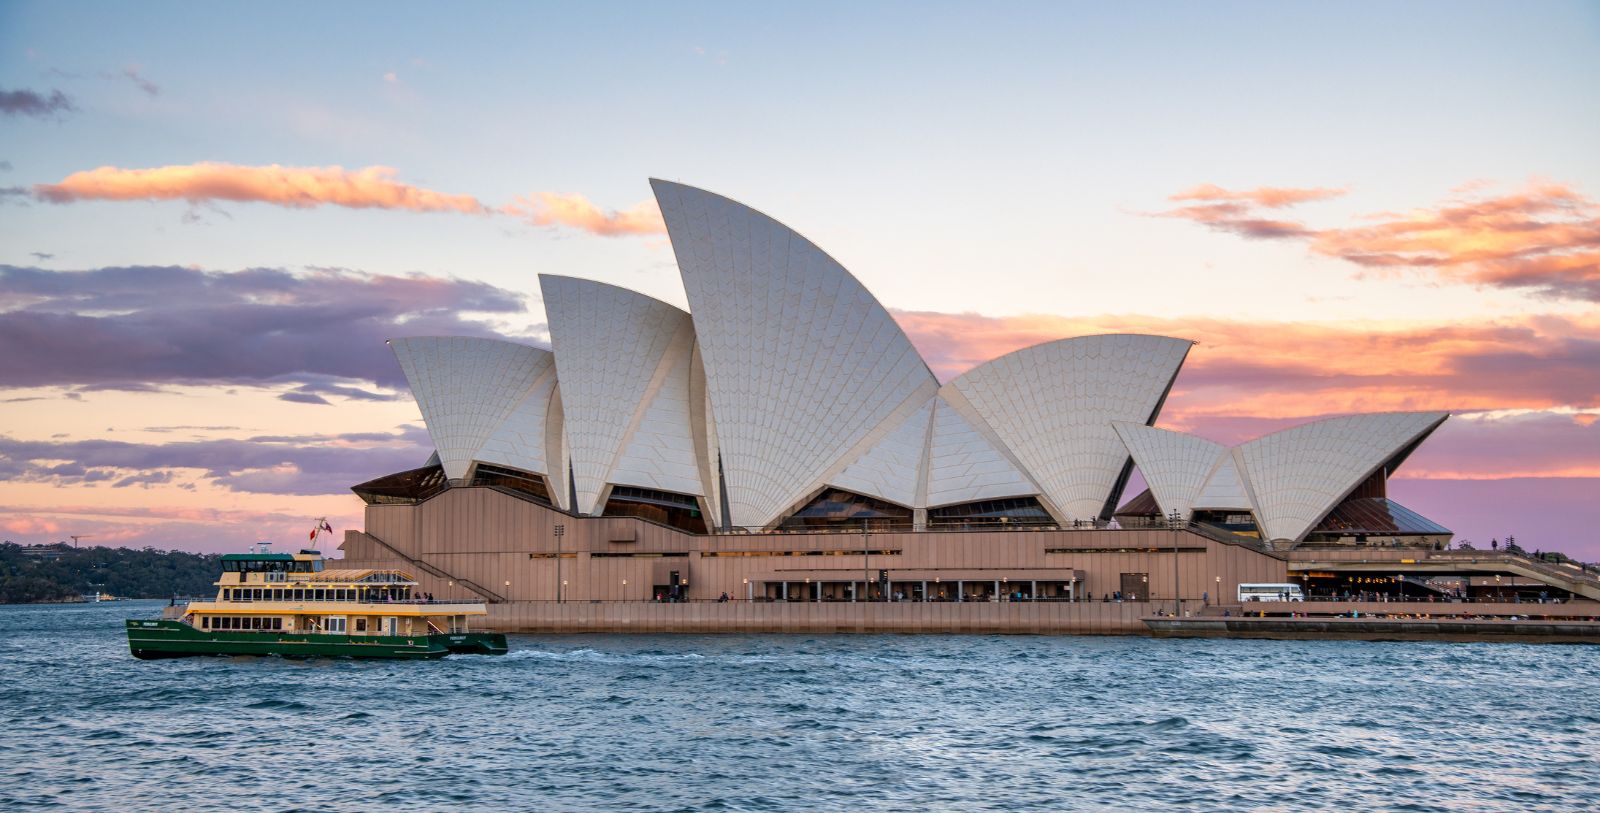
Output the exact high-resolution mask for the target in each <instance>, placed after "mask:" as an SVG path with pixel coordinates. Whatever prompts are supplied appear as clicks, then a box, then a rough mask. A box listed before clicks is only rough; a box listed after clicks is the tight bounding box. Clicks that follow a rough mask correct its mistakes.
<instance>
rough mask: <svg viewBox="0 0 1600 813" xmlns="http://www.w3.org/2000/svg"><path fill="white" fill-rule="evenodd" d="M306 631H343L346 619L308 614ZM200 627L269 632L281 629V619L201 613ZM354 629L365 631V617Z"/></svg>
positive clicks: (358, 620) (359, 620) (356, 621)
mask: <svg viewBox="0 0 1600 813" xmlns="http://www.w3.org/2000/svg"><path fill="white" fill-rule="evenodd" d="M305 625H306V631H309V632H345V631H346V629H347V624H346V619H345V617H344V616H342V615H330V616H326V617H323V618H317V617H315V616H308V617H307V618H306V619H305ZM200 628H201V629H204V630H264V631H269V632H274V631H282V630H283V619H282V618H281V617H278V616H261V615H244V616H235V615H203V616H200ZM355 631H356V632H366V631H367V619H365V618H357V619H356V620H355Z"/></svg>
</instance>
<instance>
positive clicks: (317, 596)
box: [312, 587, 327, 601]
mask: <svg viewBox="0 0 1600 813" xmlns="http://www.w3.org/2000/svg"><path fill="white" fill-rule="evenodd" d="M312 592H313V593H314V594H315V595H314V598H313V599H312V600H313V601H322V600H323V599H324V598H325V597H326V592H327V591H325V590H323V589H322V588H320V587H318V588H317V589H316V590H314V591H312Z"/></svg>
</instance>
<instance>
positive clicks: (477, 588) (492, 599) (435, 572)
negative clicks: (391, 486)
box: [349, 531, 506, 604]
mask: <svg viewBox="0 0 1600 813" xmlns="http://www.w3.org/2000/svg"><path fill="white" fill-rule="evenodd" d="M349 533H354V534H360V535H361V536H364V537H366V538H368V539H370V540H372V541H373V542H376V543H378V546H379V547H381V548H383V549H384V550H387V551H389V552H390V553H392V554H394V555H396V556H398V557H400V558H401V559H404V560H406V561H407V562H409V563H411V564H413V565H415V566H417V567H418V568H421V569H422V571H423V572H425V573H427V574H428V575H430V576H433V577H434V578H437V579H445V580H446V581H453V582H455V583H457V584H459V585H461V586H462V587H465V588H467V589H468V590H471V591H472V592H474V593H477V594H478V595H480V596H483V597H484V598H485V599H488V601H489V603H490V604H504V603H505V601H506V600H505V597H504V596H501V595H500V594H499V593H496V592H494V591H493V590H490V589H489V588H487V587H483V586H481V585H479V584H478V583H477V582H474V581H472V580H471V579H463V578H459V577H457V576H452V575H450V574H449V573H446V572H445V571H443V570H440V569H439V568H437V567H434V566H433V565H430V564H428V563H427V562H424V561H422V560H421V559H413V558H412V557H411V556H409V555H407V554H406V553H405V552H404V551H402V550H400V549H399V548H396V547H395V546H393V545H391V544H389V543H388V542H385V541H383V540H382V539H379V538H378V537H376V536H374V535H372V534H370V533H367V532H366V531H349Z"/></svg>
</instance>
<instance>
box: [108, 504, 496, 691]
mask: <svg viewBox="0 0 1600 813" xmlns="http://www.w3.org/2000/svg"><path fill="white" fill-rule="evenodd" d="M315 536H316V535H315V534H313V537H312V539H313V542H314V541H315ZM216 585H217V596H216V598H215V599H214V600H211V601H191V602H189V603H188V604H183V605H180V604H176V603H174V604H173V605H172V606H169V607H167V608H166V611H165V612H164V613H163V614H162V617H161V618H159V619H133V618H130V619H128V620H127V630H128V648H129V649H130V650H132V652H133V656H134V657H135V658H141V659H145V660H153V659H157V658H181V657H188V656H194V655H280V656H284V657H292V658H311V657H347V658H390V659H419V658H424V659H425V658H442V657H444V656H445V655H449V654H450V653H452V652H454V653H462V654H479V655H503V654H505V652H506V637H505V635H504V634H502V633H498V632H474V631H472V630H471V629H470V628H469V625H468V619H470V618H472V617H474V616H485V615H488V610H486V609H485V608H484V605H483V602H475V601H460V600H454V599H444V600H436V599H434V598H433V597H432V596H431V595H429V594H426V593H422V592H420V591H418V590H417V586H418V585H417V582H416V581H415V580H414V579H413V578H412V577H411V575H410V574H407V573H405V572H403V571H400V570H371V569H368V570H336V569H329V568H327V567H326V560H324V559H323V558H322V554H321V552H320V551H317V550H313V549H304V550H301V551H300V552H299V553H273V552H271V550H270V549H269V546H268V545H267V544H266V543H261V544H258V545H257V546H256V547H255V548H254V549H253V550H252V551H251V552H249V553H230V554H225V555H224V556H223V557H222V577H221V578H220V579H219V580H218V581H217V582H216Z"/></svg>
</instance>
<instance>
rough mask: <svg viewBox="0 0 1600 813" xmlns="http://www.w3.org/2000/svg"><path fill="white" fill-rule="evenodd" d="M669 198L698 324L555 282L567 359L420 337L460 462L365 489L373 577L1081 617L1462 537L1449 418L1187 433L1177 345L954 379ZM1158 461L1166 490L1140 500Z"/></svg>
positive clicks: (671, 310) (524, 593)
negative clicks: (1442, 475)
mask: <svg viewBox="0 0 1600 813" xmlns="http://www.w3.org/2000/svg"><path fill="white" fill-rule="evenodd" d="M651 185H652V187H653V189H654V191H655V195H656V199H657V201H658V202H659V204H660V208H661V211H662V214H663V216H664V218H665V221H666V225H667V231H668V234H669V236H670V238H671V242H672V248H673V251H674V254H675V256H676V258H677V264H678V268H679V270H680V272H681V275H682V279H683V284H684V289H685V291H686V293H687V299H688V303H689V306H690V309H689V311H688V312H685V311H683V310H681V309H679V308H676V307H674V306H672V305H669V304H666V303H663V302H659V301H656V300H654V299H651V298H649V297H646V296H643V295H641V294H638V293H635V292H632V291H628V290H626V289H623V288H618V287H615V286H612V285H607V284H604V283H600V282H594V281H589V280H582V279H576V278H571V277H559V276H545V275H542V276H540V278H539V284H540V288H541V291H542V292H543V296H544V301H545V307H546V311H547V318H548V324H549V329H550V338H551V345H552V348H551V349H550V350H545V349H542V348H538V347H533V346H528V345H523V344H519V343H514V342H507V341H498V340H491V339H478V338H461V337H417V338H400V339H395V340H392V341H391V342H390V345H391V347H392V349H393V350H394V353H395V356H396V358H397V359H398V361H399V363H400V366H401V368H402V370H403V371H404V373H405V376H406V380H407V381H408V383H409V384H410V387H411V391H412V393H413V395H414V396H415V398H416V401H417V405H418V407H419V409H420V410H421V412H422V416H423V418H424V420H425V421H426V423H427V427H428V432H429V434H430V436H431V438H432V440H433V442H434V445H435V447H436V450H437V452H436V454H435V456H434V459H432V460H430V461H428V463H427V464H426V465H424V466H422V467H421V468H419V469H416V470H413V471H409V472H401V473H397V474H394V475H390V476H387V477H383V478H379V479H377V480H374V481H371V482H369V483H364V484H361V485H359V486H356V487H355V491H356V493H357V494H359V495H360V496H361V497H362V498H363V499H364V500H366V501H367V503H368V509H367V528H366V531H364V532H359V533H353V534H351V535H350V536H349V538H348V539H347V541H346V544H345V556H346V558H348V559H352V560H358V561H362V562H364V563H370V564H371V565H372V566H378V563H380V562H382V563H384V564H385V566H390V565H394V564H396V563H397V562H401V563H405V564H408V565H409V566H410V567H411V568H412V569H414V570H419V571H421V572H420V573H419V578H423V579H425V580H426V579H432V580H433V581H432V583H430V584H429V585H428V586H430V587H433V588H435V589H436V590H437V591H439V592H440V593H441V594H448V593H449V592H450V591H456V590H468V591H470V592H475V593H478V594H479V595H481V596H484V597H486V598H488V599H489V600H490V601H492V602H494V603H495V604H499V605H504V606H503V607H502V608H501V612H502V614H507V613H514V612H527V611H529V610H528V608H527V607H526V606H524V607H522V608H521V609H520V610H519V609H517V608H516V607H517V605H518V604H519V603H524V604H526V603H537V602H550V603H555V604H565V603H567V602H569V601H570V602H578V603H597V602H598V603H626V602H655V601H658V600H659V601H662V602H674V601H682V600H691V601H692V600H711V601H716V600H720V599H723V598H725V597H726V598H727V599H728V600H729V601H733V602H741V601H742V602H746V603H773V604H784V605H794V604H801V603H808V602H809V603H811V604H815V605H826V604H830V603H851V602H857V603H866V602H867V601H868V600H869V599H870V600H878V601H880V602H882V603H891V604H895V603H906V604H942V603H950V604H970V603H979V604H982V603H990V604H1000V603H1011V601H1012V600H1016V602H1017V603H1031V604H1036V605H1042V604H1046V603H1052V602H1054V603H1059V604H1061V605H1063V606H1066V607H1068V608H1069V609H1065V610H1063V609H1060V608H1057V609H1054V610H1041V609H1037V608H1035V609H1033V610H1029V611H1028V612H1029V613H1034V614H1049V613H1055V614H1056V615H1057V616H1060V615H1061V614H1062V613H1067V614H1069V615H1070V614H1071V613H1073V612H1080V611H1081V612H1091V611H1090V610H1072V609H1070V608H1071V607H1074V606H1078V607H1081V606H1082V605H1087V604H1090V603H1091V601H1092V600H1098V601H1100V602H1101V603H1105V601H1106V599H1107V598H1108V597H1116V598H1121V599H1123V600H1124V601H1130V600H1136V601H1138V602H1140V603H1143V602H1148V601H1149V600H1151V599H1165V600H1174V601H1175V600H1180V599H1187V600H1189V601H1191V602H1198V603H1199V605H1200V606H1206V605H1210V604H1212V603H1215V602H1217V601H1220V600H1221V598H1222V597H1225V596H1228V595H1231V592H1230V591H1231V590H1232V588H1233V586H1235V585H1237V584H1239V583H1242V582H1250V581H1282V580H1283V579H1285V578H1288V576H1289V574H1290V572H1291V570H1292V559H1293V555H1292V552H1294V551H1298V550H1309V549H1313V548H1317V547H1321V546H1330V545H1332V546H1340V545H1343V546H1367V547H1389V548H1394V547H1396V546H1402V547H1415V548H1420V549H1428V550H1437V549H1442V548H1444V547H1446V546H1447V544H1448V542H1449V540H1450V532H1449V531H1448V530H1447V529H1444V528H1443V527H1441V526H1439V525H1437V524H1436V523H1433V522H1431V521H1429V520H1426V519H1425V518H1422V517H1420V516H1417V515H1416V514H1415V513H1414V512H1411V511H1409V510H1407V509H1405V508H1404V507H1403V506H1400V505H1399V504H1397V503H1394V502H1393V501H1392V500H1390V499H1389V498H1388V495H1387V489H1386V485H1385V484H1386V482H1387V479H1388V478H1389V476H1390V475H1391V474H1393V472H1394V471H1395V470H1396V469H1397V468H1398V467H1399V466H1400V465H1401V464H1402V463H1403V462H1404V461H1405V459H1406V457H1407V456H1408V455H1409V454H1410V453H1411V452H1412V451H1413V450H1414V449H1416V448H1417V446H1418V445H1419V444H1420V443H1422V441H1423V440H1424V439H1426V438H1427V436H1428V435H1429V434H1430V433H1431V432H1432V431H1433V430H1434V429H1436V428H1437V427H1438V426H1439V425H1440V424H1441V423H1442V422H1443V421H1444V420H1445V419H1446V418H1447V417H1448V416H1447V414H1446V413H1442V412H1417V413H1410V412H1401V413H1381V414H1369V415H1350V416H1343V417H1337V418H1332V419H1327V420H1321V421H1316V422H1313V423H1308V424H1306V425H1303V426H1298V427H1294V428H1291V429H1286V430H1283V431H1280V432H1276V433H1273V434H1270V435H1266V436H1264V437H1261V438H1258V439H1255V440H1252V441H1249V442H1247V443H1243V444H1240V445H1238V446H1234V447H1227V446H1224V445H1221V444H1218V443H1214V442H1212V441H1209V440H1206V439H1204V438H1200V437H1196V436H1193V435H1186V434H1182V433H1178V432H1171V431H1167V430H1163V429H1157V428H1155V423H1156V421H1157V419H1158V417H1159V415H1160V412H1161V407H1162V404H1163V403H1164V402H1165V400H1166V398H1167V395H1168V393H1169V392H1170V391H1171V389H1172V387H1173V384H1174V382H1175V381H1176V379H1177V376H1178V375H1179V371H1180V369H1181V367H1182V365H1183V362H1184V360H1185V358H1186V357H1187V355H1188V353H1189V352H1190V349H1191V347H1192V344H1193V343H1192V342H1190V341H1188V340H1184V339H1178V338H1170V337H1164V336H1148V335H1128V334H1117V335H1101V336H1084V337H1078V338H1071V339H1063V340H1059V341H1052V342H1046V343H1044V344H1040V345H1037V346H1034V347H1028V348H1025V349H1022V350H1018V351H1016V352H1013V353H1010V354H1007V355H1005V356H1002V357H1000V358H997V359H994V360H992V361H989V362H987V363H984V364H982V365H979V366H978V367H976V368H974V369H972V370H969V371H967V372H966V373H964V374H962V375H961V376H959V377H957V378H955V379H954V380H951V381H949V382H943V383H941V382H940V381H939V380H938V379H937V378H936V377H935V376H934V374H933V373H932V372H931V370H930V369H929V368H928V365H927V364H926V363H925V362H924V361H923V359H922V357H921V356H920V355H919V354H918V352H917V350H916V349H915V348H914V347H913V346H912V344H911V342H910V341H909V339H908V338H907V337H906V335H905V333H904V332H903V331H902V330H901V329H900V327H899V325H898V324H896V322H895V321H894V319H893V317H892V316H891V315H890V314H889V312H888V311H887V310H886V309H885V308H884V307H883V306H882V305H881V304H880V303H879V302H878V301H877V299H876V298H874V297H873V296H872V294H871V293H870V292H868V291H867V290H866V289H865V288H864V287H863V286H862V285H861V284H860V282H858V281H857V280H856V279H855V277H854V276H852V275H851V274H850V272H849V271H848V270H846V269H845V268H844V267H843V266H842V265H840V264H839V263H838V262H837V261H835V260H834V259H833V258H832V257H830V256H828V254H827V253H825V252H824V251H822V250H821V249H820V248H818V247H817V246H816V245H815V244H813V243H811V242H810V241H809V240H807V239H806V238H804V237H802V236H801V235H800V234H798V233H796V232H795V231H793V230H791V229H789V228H788V227H786V226H784V225H783V224H781V223H779V222H778V221H776V220H774V219H772V218H770V217H768V216H766V215H764V214H762V213H760V212H758V211H756V210H754V209H752V208H750V207H747V206H744V205H742V204H740V203H737V202H735V201H732V200H729V199H728V198H725V197H722V196H719V195H716V194H713V193H710V192H707V191H704V190H701V189H696V188H694V187H690V186H686V185H683V184H678V183H671V182H666V181H652V182H651ZM1135 467H1137V469H1138V470H1139V472H1140V473H1141V475H1142V476H1143V478H1144V480H1145V482H1146V483H1147V484H1148V486H1149V488H1148V490H1147V491H1146V492H1145V493H1143V494H1140V495H1137V496H1135V497H1134V498H1133V499H1131V500H1128V501H1127V502H1126V503H1125V504H1124V503H1123V498H1124V496H1125V495H1124V493H1123V492H1124V490H1125V488H1126V485H1127V483H1128V480H1129V477H1130V474H1131V472H1132V471H1133V470H1134V468H1135ZM1119 505H1121V508H1120V509H1119ZM1002 600H1004V601H1002ZM1023 600H1026V602H1024V601H1023ZM1182 606H1183V605H1181V604H1175V605H1174V607H1175V608H1177V607H1182ZM1146 609H1148V608H1146ZM813 611H815V612H820V611H817V610H814V609H813V610H806V612H813ZM749 612H754V611H749ZM761 612H773V611H768V610H763V611H761ZM886 612H888V611H886ZM893 612H910V611H893ZM963 612H974V613H982V612H988V611H982V610H965V611H963ZM1019 612H1021V611H1020V610H1019ZM1093 612H1111V611H1110V610H1105V611H1099V610H1095V611H1093ZM1116 613H1123V611H1121V610H1118V611H1116ZM506 617H510V616H506ZM1041 617H1042V616H1041ZM1119 617H1120V616H1119ZM1024 623H1026V622H1024ZM1040 623H1043V622H1040Z"/></svg>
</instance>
